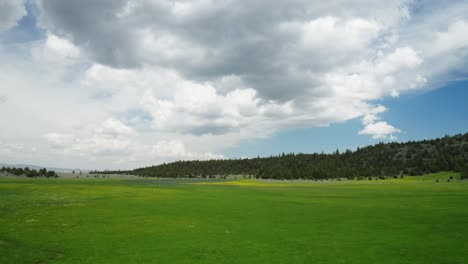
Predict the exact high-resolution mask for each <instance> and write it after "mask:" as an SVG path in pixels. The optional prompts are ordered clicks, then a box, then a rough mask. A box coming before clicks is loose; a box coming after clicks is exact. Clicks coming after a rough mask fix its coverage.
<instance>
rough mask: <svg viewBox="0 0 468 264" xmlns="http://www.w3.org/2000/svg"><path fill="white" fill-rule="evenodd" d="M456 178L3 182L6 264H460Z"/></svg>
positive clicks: (466, 228) (462, 224)
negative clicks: (207, 181) (449, 180)
mask: <svg viewBox="0 0 468 264" xmlns="http://www.w3.org/2000/svg"><path fill="white" fill-rule="evenodd" d="M450 176H452V177H455V178H457V177H458V175H457V174H454V173H440V174H434V175H427V176H420V177H419V176H418V177H412V178H410V177H406V178H405V179H392V180H378V181H375V180H373V181H368V180H364V181H340V182H338V181H330V182H317V183H315V182H307V183H302V182H273V181H254V180H244V181H228V182H210V183H200V182H187V183H183V182H181V181H178V182H176V183H173V182H171V181H168V180H157V179H147V180H133V179H131V180H130V179H95V180H84V179H13V178H3V179H2V178H0V263H359V264H362V263H411V264H415V263H424V264H428V263H451V264H456V263H460V264H462V263H467V260H468V181H458V180H453V181H451V182H447V179H448V178H449V177H450ZM436 179H439V183H436V182H435V180H436Z"/></svg>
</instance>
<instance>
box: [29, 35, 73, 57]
mask: <svg viewBox="0 0 468 264" xmlns="http://www.w3.org/2000/svg"><path fill="white" fill-rule="evenodd" d="M32 55H33V56H34V57H35V58H36V59H37V60H42V61H44V63H61V64H69V63H74V62H75V60H77V59H79V58H80V49H79V48H78V47H76V46H75V45H73V43H71V42H70V41H68V40H67V39H64V38H60V37H58V36H56V35H54V34H51V33H48V34H47V38H46V39H45V41H44V43H43V45H40V46H37V47H36V48H35V49H33V50H32Z"/></svg>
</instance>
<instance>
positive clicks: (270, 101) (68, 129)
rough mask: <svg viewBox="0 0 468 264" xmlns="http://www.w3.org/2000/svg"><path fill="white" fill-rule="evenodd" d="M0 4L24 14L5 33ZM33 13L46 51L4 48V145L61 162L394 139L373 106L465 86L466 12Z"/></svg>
mask: <svg viewBox="0 0 468 264" xmlns="http://www.w3.org/2000/svg"><path fill="white" fill-rule="evenodd" d="M1 3H5V4H6V5H8V6H10V7H13V6H14V7H15V10H20V11H18V12H13V11H11V12H10V11H9V12H8V14H7V15H5V16H2V15H0V17H1V18H2V19H5V18H7V17H9V19H10V17H16V18H15V19H10V20H9V21H14V22H8V25H9V26H8V28H12V27H14V25H15V23H17V21H18V19H19V18H20V17H21V16H22V15H24V14H25V12H23V13H22V12H21V10H24V6H23V4H24V2H22V1H3V2H1ZM5 4H4V5H5ZM31 4H32V5H36V6H37V8H38V14H37V16H38V17H37V20H38V24H37V25H36V26H37V27H40V28H41V30H43V32H44V35H43V39H40V40H36V41H31V42H27V43H22V44H8V45H6V44H5V43H3V42H1V43H0V80H1V82H2V88H3V89H4V91H3V90H2V95H5V96H8V103H7V104H5V103H3V104H2V105H1V107H3V108H4V107H7V108H8V109H7V111H0V118H1V119H2V120H5V122H6V123H13V122H14V123H15V126H14V127H5V128H3V130H2V136H1V138H0V139H2V140H4V141H8V142H23V144H24V145H25V147H37V149H40V150H41V152H42V153H47V155H44V156H50V157H54V158H53V159H54V160H55V161H57V162H61V163H67V162H70V163H71V161H70V160H72V159H74V160H76V161H77V162H81V164H85V165H86V164H91V166H96V167H104V166H114V167H121V166H122V164H128V166H130V165H133V166H142V165H148V164H152V163H160V162H165V161H169V160H174V159H181V158H183V159H189V158H190V159H192V158H203V157H206V158H208V157H214V158H216V157H222V156H220V155H219V154H218V153H222V152H223V151H225V149H226V148H229V147H232V146H235V145H237V144H241V143H242V142H245V140H248V139H255V138H266V137H269V136H270V135H272V134H273V133H275V132H278V131H281V130H283V129H285V128H298V127H321V126H328V125H331V124H335V123H339V122H346V121H349V120H351V119H360V120H361V121H362V126H363V129H362V130H361V131H354V132H352V133H359V134H361V135H368V136H371V137H373V138H375V139H379V140H382V139H390V140H392V139H394V138H395V137H396V135H397V134H398V133H399V132H400V129H404V128H396V127H394V126H392V125H391V124H388V123H387V122H386V121H385V120H383V119H382V113H384V112H385V111H392V109H387V108H386V107H385V106H384V105H381V104H382V99H385V98H387V97H395V98H396V97H398V96H401V95H404V94H407V93H411V92H413V91H424V90H427V89H434V88H437V87H440V86H441V85H443V84H444V83H446V82H449V81H451V80H454V79H457V78H460V77H466V74H468V72H467V71H466V69H467V67H466V66H468V65H467V61H468V60H467V59H468V42H467V39H466V37H465V35H466V34H464V32H465V31H466V29H467V25H468V22H467V21H468V16H467V15H466V14H468V4H467V3H465V2H463V1H454V2H451V3H446V2H434V1H430V2H414V1H411V0H408V1H406V0H398V1H369V0H358V1H353V2H350V1H344V0H331V1H310V0H307V1H306V0H291V1H257V0H256V1H230V0H228V1H210V0H195V1H166V0H158V1H152V0H151V1H150V0H141V1H127V0H117V1H114V0H102V1H92V0H83V1H62V0H36V1H32V2H31ZM435 7H437V8H435ZM0 10H2V11H4V10H6V9H0ZM9 10H13V9H9ZM434 10H435V11H434ZM2 11H0V12H2ZM0 14H1V13H0ZM13 14H16V15H13ZM29 15H35V14H29ZM5 25H6V24H5V22H2V20H0V27H2V26H3V28H6V26H5ZM11 30H14V28H13V29H11ZM0 101H1V100H0ZM44 102H47V103H44ZM7 113H15V114H14V115H12V114H7ZM13 116H14V117H13ZM18 131H23V132H22V133H18ZM18 153H19V152H18ZM20 154H21V153H19V154H18V155H19V156H20ZM10 156H11V155H9V156H7V155H4V156H3V157H5V158H9V157H10ZM35 159H37V160H38V162H39V163H40V162H41V161H44V162H46V163H47V162H50V160H49V161H48V160H46V159H45V158H43V157H39V156H36V157H35ZM65 165H67V164H64V166H65ZM70 165H71V166H75V165H74V164H70Z"/></svg>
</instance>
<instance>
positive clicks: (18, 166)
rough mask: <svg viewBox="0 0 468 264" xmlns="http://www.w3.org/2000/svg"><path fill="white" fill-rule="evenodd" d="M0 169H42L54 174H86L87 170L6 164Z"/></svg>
mask: <svg viewBox="0 0 468 264" xmlns="http://www.w3.org/2000/svg"><path fill="white" fill-rule="evenodd" d="M0 167H10V168H23V169H24V168H26V167H28V168H30V169H32V170H39V169H42V168H46V169H47V170H49V171H50V170H51V171H55V172H72V171H75V172H80V171H81V172H84V173H86V172H88V171H89V170H83V169H79V168H75V169H68V168H53V167H47V166H37V165H31V164H6V163H0Z"/></svg>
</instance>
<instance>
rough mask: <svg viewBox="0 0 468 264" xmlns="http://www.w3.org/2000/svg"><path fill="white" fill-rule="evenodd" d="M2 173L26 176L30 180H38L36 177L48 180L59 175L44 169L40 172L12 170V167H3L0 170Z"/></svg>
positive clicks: (27, 169)
mask: <svg viewBox="0 0 468 264" xmlns="http://www.w3.org/2000/svg"><path fill="white" fill-rule="evenodd" d="M0 173H7V174H11V175H15V176H22V175H24V176H26V177H29V178H36V177H46V178H58V175H57V173H56V172H55V171H53V170H49V171H48V170H47V169H46V168H42V169H39V170H35V169H29V168H28V167H26V168H24V169H23V168H14V167H13V168H10V167H2V168H1V169H0Z"/></svg>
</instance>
